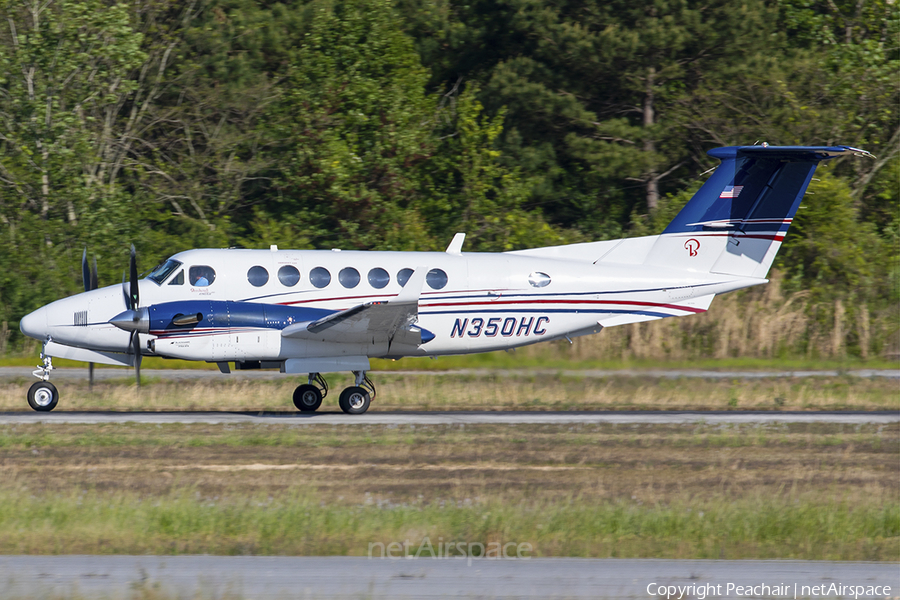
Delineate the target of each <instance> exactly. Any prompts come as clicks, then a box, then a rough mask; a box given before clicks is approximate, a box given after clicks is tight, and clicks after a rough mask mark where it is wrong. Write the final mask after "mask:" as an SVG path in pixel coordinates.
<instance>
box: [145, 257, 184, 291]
mask: <svg viewBox="0 0 900 600" xmlns="http://www.w3.org/2000/svg"><path fill="white" fill-rule="evenodd" d="M180 266H181V263H180V262H178V261H177V260H172V259H171V258H170V259H169V260H167V261H166V262H164V263H163V264H161V265H159V266H158V267H156V268H155V269H153V270H152V271H150V274H149V275H147V279H149V280H150V281H153V282H155V283H156V285H162V282H163V281H165V280H166V277H168V276H169V275H171V274H172V273H174V272H175V269H177V268H178V267H180Z"/></svg>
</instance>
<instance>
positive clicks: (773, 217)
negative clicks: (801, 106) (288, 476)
mask: <svg viewBox="0 0 900 600" xmlns="http://www.w3.org/2000/svg"><path fill="white" fill-rule="evenodd" d="M709 154H710V155H711V156H713V157H715V158H717V159H719V160H720V161H721V164H720V165H719V167H718V168H717V169H716V171H715V172H714V173H713V174H712V175H711V176H710V177H709V179H708V180H707V181H706V183H705V184H704V185H703V186H702V187H701V188H700V190H699V191H698V192H697V193H696V194H695V195H694V197H693V198H692V199H691V200H690V202H688V204H687V205H686V206H685V207H684V209H682V211H681V212H680V213H679V214H678V216H677V217H675V219H674V220H673V221H672V222H671V223H670V224H669V226H668V227H667V228H666V229H665V231H664V232H663V233H662V234H661V235H654V236H646V237H638V238H628V239H621V240H610V241H600V242H590V243H582V244H572V245H566V246H552V247H545V248H535V249H531V250H518V251H513V252H502V253H464V252H462V246H463V239H464V237H465V235H464V234H462V233H458V234H456V236H455V237H454V238H453V241H452V242H451V243H450V246H449V247H448V248H447V250H446V252H375V251H365V252H360V251H340V250H331V251H327V250H279V249H278V248H277V247H275V246H272V247H271V248H270V249H269V250H242V249H218V250H212V249H202V250H188V251H185V252H180V253H178V254H175V255H174V256H172V257H171V258H169V259H168V260H166V261H165V262H164V263H162V264H161V265H159V266H158V267H156V268H155V269H153V271H151V272H150V273H149V274H148V275H147V276H146V277H145V278H144V279H141V280H138V271H137V265H136V261H135V254H134V247H132V253H131V264H130V275H131V276H130V283H129V284H128V285H126V283H125V281H124V279H123V282H122V285H121V286H119V285H112V286H108V287H104V288H101V289H93V288H95V287H96V275H94V276H93V277H92V276H91V272H90V271H89V269H88V268H87V260H86V256H85V258H84V259H83V261H82V263H83V264H82V266H83V270H84V280H85V288H86V290H88V291H85V292H84V293H81V294H77V295H75V296H72V297H69V298H65V299H62V300H57V301H56V302H53V303H51V304H48V305H47V306H44V307H43V308H40V309H38V310H36V311H34V312H32V313H31V314H29V315H27V316H26V317H24V318H23V319H22V320H21V322H20V324H19V327H20V329H21V331H22V333H24V334H25V335H28V336H30V337H33V338H35V339H38V340H41V341H43V351H42V353H41V358H42V359H43V364H42V365H40V366H39V367H38V369H37V370H36V371H35V372H34V374H35V376H36V377H38V378H39V379H40V381H38V382H37V383H35V384H34V385H33V386H32V387H31V389H29V391H28V403H29V404H30V405H31V407H32V408H33V409H34V410H37V411H49V410H53V408H55V407H56V405H57V403H58V401H59V392H58V391H57V389H56V387H55V386H53V384H51V383H50V382H49V375H50V372H51V370H52V369H53V364H52V357H58V358H66V359H73V360H78V361H85V362H91V363H106V364H113V365H123V366H133V367H135V369H136V371H137V374H138V384H140V371H139V368H140V362H141V357H143V356H160V357H163V358H173V359H174V358H177V359H183V360H194V361H206V362H214V363H216V364H217V365H218V367H219V369H220V370H221V371H222V372H223V373H229V372H231V364H232V363H233V364H234V368H235V369H259V368H262V369H268V368H272V369H280V371H281V372H282V373H290V374H306V375H307V376H308V382H307V383H305V384H303V385H300V386H299V387H297V389H296V390H295V392H294V394H293V401H294V404H295V406H296V407H297V408H298V409H299V410H301V411H315V410H316V409H318V408H319V406H320V405H321V403H322V398H323V397H324V396H325V395H326V394H327V393H328V386H327V383H326V382H325V379H324V378H323V377H322V375H321V374H322V373H332V372H339V371H351V372H353V374H354V375H355V377H356V380H355V385H353V386H351V387H348V388H346V389H345V390H344V391H343V392H342V393H341V395H340V400H339V402H338V404H339V405H340V408H341V409H342V410H343V411H344V412H346V413H349V414H362V413H364V412H366V410H368V408H369V405H370V402H371V399H372V398H374V396H375V387H374V385H372V382H371V381H370V380H369V378H368V377H367V376H366V372H367V371H369V368H370V364H369V359H370V358H373V357H378V358H401V357H406V356H443V355H450V354H467V353H475V352H488V351H492V350H500V349H509V348H515V347H518V346H524V345H527V344H533V343H536V342H543V341H548V340H557V339H563V338H565V339H569V341H571V339H572V338H574V337H578V336H583V335H589V334H593V333H598V332H599V331H600V330H601V329H603V328H604V327H612V326H615V325H624V324H627V323H638V322H641V321H650V320H654V319H661V318H664V317H680V316H686V315H693V314H697V313H702V312H704V311H706V310H707V309H708V308H709V306H710V303H711V302H712V300H713V298H715V296H716V295H717V294H723V293H725V292H730V291H733V290H738V289H741V288H746V287H749V286H754V285H759V284H762V283H766V282H767V279H766V274H767V273H768V271H769V267H770V266H771V265H772V261H773V260H774V258H775V253H776V252H777V251H778V249H779V247H780V246H781V242H782V240H783V239H784V236H785V233H787V230H788V227H789V226H790V224H791V220H792V219H793V217H794V215H795V213H796V212H797V209H798V207H799V205H800V201H801V199H802V198H803V195H804V193H805V192H806V188H807V185H808V184H809V182H810V180H811V178H812V175H813V172H814V171H815V169H816V166H817V165H818V164H819V162H821V161H823V160H827V159H831V158H834V157H838V156H845V155H858V156H867V157H871V156H872V155H871V154H869V153H868V152H865V151H863V150H859V149H856V148H851V147H848V146H833V147H818V146H817V147H805V146H768V145H765V144H763V145H760V146H730V147H725V148H717V149H714V150H711V151H710V152H709ZM95 272H96V266H95ZM123 296H124V297H123Z"/></svg>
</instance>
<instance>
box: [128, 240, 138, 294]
mask: <svg viewBox="0 0 900 600" xmlns="http://www.w3.org/2000/svg"><path fill="white" fill-rule="evenodd" d="M129 267H130V269H131V273H130V275H131V296H130V298H131V306H129V307H128V308H130V309H131V310H137V309H138V306H140V290H139V289H138V270H137V256H136V253H135V251H134V244H132V245H131V264H130V265H129Z"/></svg>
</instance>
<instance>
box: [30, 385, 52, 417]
mask: <svg viewBox="0 0 900 600" xmlns="http://www.w3.org/2000/svg"><path fill="white" fill-rule="evenodd" d="M58 403H59V391H58V390H57V389H56V386H55V385H53V384H52V383H50V382H49V381H38V382H37V383H35V384H33V385H32V386H31V387H30V388H28V405H29V406H30V407H31V408H33V409H34V410H36V411H39V412H50V411H51V410H53V409H54V408H56V405H57V404H58Z"/></svg>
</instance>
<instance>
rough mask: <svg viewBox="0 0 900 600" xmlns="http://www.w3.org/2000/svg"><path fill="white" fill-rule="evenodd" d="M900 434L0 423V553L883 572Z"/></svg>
mask: <svg viewBox="0 0 900 600" xmlns="http://www.w3.org/2000/svg"><path fill="white" fill-rule="evenodd" d="M898 441H900V426H897V425H891V426H874V425H873V426H852V427H850V426H839V425H798V424H794V425H777V426H776V425H772V426H729V427H721V426H715V427H714V426H708V425H690V426H630V425H629V426H615V425H590V426H577V425H576V426H550V425H542V426H536V425H534V426H502V427H496V426H467V427H460V426H418V427H412V426H406V427H391V426H358V427H355V428H352V429H348V428H341V427H334V426H324V425H303V426H255V425H240V426H231V427H220V426H211V425H166V426H156V425H138V424H133V423H132V424H123V425H103V426H80V425H68V426H60V425H27V426H21V425H20V426H7V427H3V428H0V457H2V460H0V471H2V475H0V552H2V553H10V554H20V553H35V554H57V553H64V554H68V553H89V554H112V553H122V554H143V553H152V554H182V553H192V554H193V553H210V554H282V555H366V554H367V552H368V549H369V544H373V543H384V544H388V543H390V542H395V541H398V542H401V543H402V542H404V541H406V540H409V542H410V544H411V545H412V547H413V548H417V547H418V545H419V544H420V542H421V541H422V540H423V539H424V538H425V537H426V536H427V537H429V538H430V539H431V540H432V541H436V540H438V539H443V540H445V541H449V540H461V541H466V542H469V543H475V542H480V543H484V544H486V545H487V544H488V543H490V542H492V541H504V542H506V541H515V542H517V543H520V542H528V543H530V544H532V546H533V547H534V555H535V556H583V557H643V558H654V557H655V558H760V559H761V558H795V559H824V560H879V561H892V560H897V559H898V558H900V502H898V500H897V497H898V490H900V477H898V475H900V461H898V454H900V452H898V451H900V444H898Z"/></svg>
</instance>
